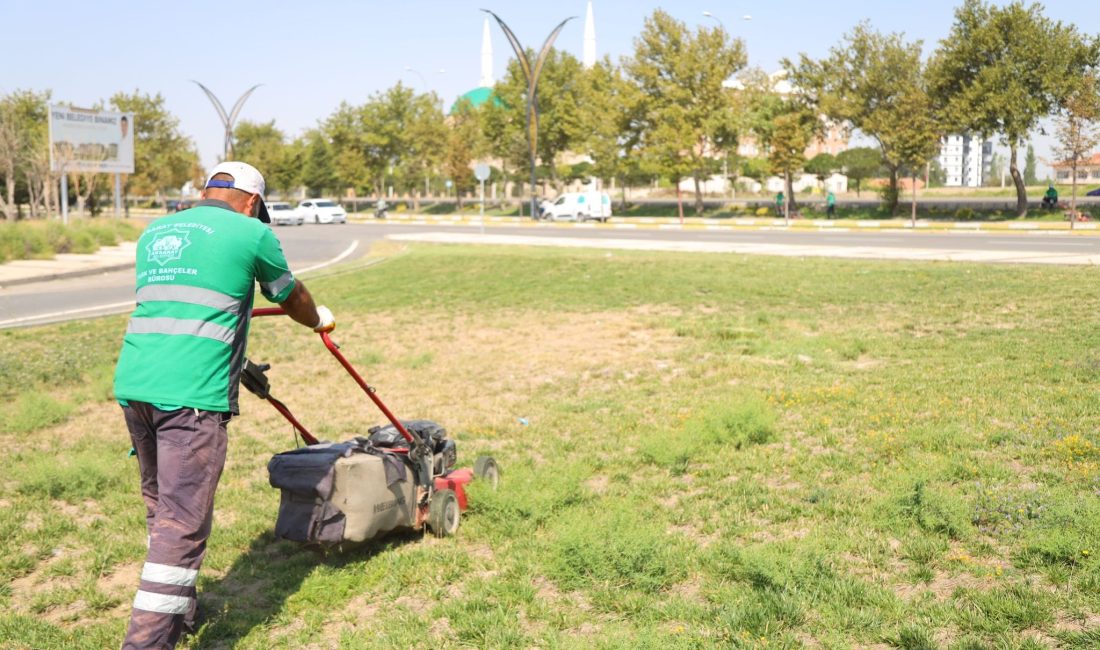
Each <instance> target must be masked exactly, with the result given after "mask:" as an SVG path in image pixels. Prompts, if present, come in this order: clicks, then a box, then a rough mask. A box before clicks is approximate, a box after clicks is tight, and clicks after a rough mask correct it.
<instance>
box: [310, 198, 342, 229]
mask: <svg viewBox="0 0 1100 650" xmlns="http://www.w3.org/2000/svg"><path fill="white" fill-rule="evenodd" d="M298 213H299V214H301V215H302V217H304V218H305V220H306V223H347V222H348V213H347V212H345V211H344V209H343V208H341V207H340V204H339V203H337V202H336V201H333V200H331V199H306V200H305V201H302V202H301V203H299V204H298Z"/></svg>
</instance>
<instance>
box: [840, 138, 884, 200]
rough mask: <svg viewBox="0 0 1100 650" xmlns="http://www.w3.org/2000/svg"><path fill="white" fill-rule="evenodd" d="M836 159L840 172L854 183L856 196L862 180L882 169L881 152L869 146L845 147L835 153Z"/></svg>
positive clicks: (878, 172) (873, 175) (872, 176)
mask: <svg viewBox="0 0 1100 650" xmlns="http://www.w3.org/2000/svg"><path fill="white" fill-rule="evenodd" d="M836 161H837V164H838V165H840V168H841V170H842V173H843V174H844V175H845V176H847V177H848V182H849V183H854V184H855V188H856V196H859V191H860V186H861V185H862V183H863V181H865V180H867V179H868V178H874V177H875V176H878V175H879V174H880V173H882V171H883V166H882V154H881V152H879V151H878V150H875V149H872V148H870V147H854V148H852V149H845V150H844V151H841V152H840V153H839V154H837V157H836Z"/></svg>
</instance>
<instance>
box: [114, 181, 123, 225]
mask: <svg viewBox="0 0 1100 650" xmlns="http://www.w3.org/2000/svg"><path fill="white" fill-rule="evenodd" d="M121 217H122V174H115V218H116V219H119V218H121Z"/></svg>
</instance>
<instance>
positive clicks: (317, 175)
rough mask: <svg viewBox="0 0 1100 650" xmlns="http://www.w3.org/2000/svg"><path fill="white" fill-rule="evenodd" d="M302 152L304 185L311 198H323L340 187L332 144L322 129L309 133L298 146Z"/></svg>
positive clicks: (302, 178)
mask: <svg viewBox="0 0 1100 650" xmlns="http://www.w3.org/2000/svg"><path fill="white" fill-rule="evenodd" d="M297 146H299V147H300V148H301V150H302V175H301V180H302V184H303V185H305V186H306V191H307V192H308V193H309V195H310V196H314V197H316V196H321V195H323V194H325V193H326V192H327V191H329V190H333V189H335V188H336V187H337V186H338V184H339V183H338V181H337V177H336V166H335V156H334V155H333V147H332V144H331V143H330V142H329V141H328V139H327V138H326V137H325V134H324V133H323V132H322V131H321V130H320V129H313V130H311V131H309V132H307V133H306V134H305V135H304V136H303V137H302V139H301V141H300V144H299V145H297Z"/></svg>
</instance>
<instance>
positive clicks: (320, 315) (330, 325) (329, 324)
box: [313, 305, 336, 334]
mask: <svg viewBox="0 0 1100 650" xmlns="http://www.w3.org/2000/svg"><path fill="white" fill-rule="evenodd" d="M334 329H336V317H335V316H333V315H332V310H331V309H329V308H328V307H325V306H324V305H319V306H318V307H317V325H315V326H314V327H313V331H314V332H317V333H318V334H320V333H321V332H331V331H332V330H334Z"/></svg>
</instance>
